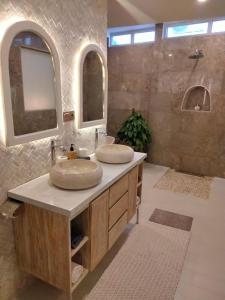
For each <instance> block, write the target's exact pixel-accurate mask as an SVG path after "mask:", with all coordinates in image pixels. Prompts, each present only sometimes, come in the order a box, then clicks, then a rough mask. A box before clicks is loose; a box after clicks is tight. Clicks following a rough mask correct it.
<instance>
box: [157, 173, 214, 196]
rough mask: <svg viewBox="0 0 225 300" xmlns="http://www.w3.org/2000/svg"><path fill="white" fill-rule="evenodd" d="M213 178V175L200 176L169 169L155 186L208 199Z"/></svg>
mask: <svg viewBox="0 0 225 300" xmlns="http://www.w3.org/2000/svg"><path fill="white" fill-rule="evenodd" d="M212 180H213V178H212V177H200V176H194V175H189V174H184V173H180V172H176V171H174V170H168V171H167V172H166V173H165V174H164V175H163V176H162V177H161V178H160V180H159V181H158V182H157V183H156V184H155V185H154V188H158V189H161V190H169V191H172V192H175V193H183V194H190V195H192V196H195V197H198V198H201V199H208V198H209V195H210V190H211V183H212Z"/></svg>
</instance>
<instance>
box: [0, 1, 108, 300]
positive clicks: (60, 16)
mask: <svg viewBox="0 0 225 300" xmlns="http://www.w3.org/2000/svg"><path fill="white" fill-rule="evenodd" d="M24 19H25V20H31V21H34V22H36V23H38V24H39V25H41V26H42V27H43V28H44V29H45V30H46V31H47V32H48V33H49V35H50V36H51V37H52V39H53V40H54V42H55V45H56V48H57V50H58V53H59V57H60V64H61V81H62V104H63V110H64V111H67V110H73V109H74V103H73V101H74V100H75V99H74V95H73V91H74V88H73V84H74V76H76V74H75V73H74V62H75V56H76V54H77V53H78V51H79V49H80V47H81V46H82V45H83V44H84V43H89V42H90V43H93V42H96V43H97V44H99V46H100V47H101V49H102V50H103V51H104V53H105V54H106V23H107V0H82V1H80V0H64V1H61V0H48V1H46V0H11V1H9V0H1V1H0V30H1V28H2V24H5V22H8V20H12V21H13V20H24ZM0 130H1V129H0ZM73 130H74V126H73V124H67V125H66V126H65V132H64V137H65V139H67V140H70V138H72V137H71V134H72V131H73ZM84 134H85V135H86V136H87V137H89V136H91V137H92V136H93V134H92V132H90V131H89V130H85V131H84ZM84 143H85V142H84ZM89 143H90V142H89ZM49 166H50V151H49V139H44V140H41V141H37V142H32V143H29V144H25V145H19V146H16V147H10V148H5V147H2V146H0V204H1V203H3V202H4V201H5V200H6V198H7V197H6V194H7V190H8V189H10V188H13V187H15V186H17V185H19V184H22V183H24V182H26V181H28V180H31V179H33V178H35V177H38V176H40V175H42V174H44V173H46V172H47V171H48V169H49ZM0 270H1V271H0V299H4V300H6V299H12V298H13V294H14V293H15V291H16V290H17V288H18V287H20V286H23V285H24V283H25V282H26V280H27V277H26V276H25V275H22V274H21V273H20V272H19V271H18V270H17V267H16V263H15V252H14V244H13V233H12V228H11V222H10V221H7V220H2V219H0ZM25 279H26V280H25Z"/></svg>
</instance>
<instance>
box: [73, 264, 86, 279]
mask: <svg viewBox="0 0 225 300" xmlns="http://www.w3.org/2000/svg"><path fill="white" fill-rule="evenodd" d="M83 271H84V267H83V266H81V265H79V264H76V263H75V262H72V263H71V279H72V283H76V282H77V281H78V280H79V278H80V277H81V275H82V273H83Z"/></svg>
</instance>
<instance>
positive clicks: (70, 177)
mask: <svg viewBox="0 0 225 300" xmlns="http://www.w3.org/2000/svg"><path fill="white" fill-rule="evenodd" d="M101 178H102V167H101V166H100V165H99V164H98V163H95V162H94V161H90V160H85V159H74V160H66V161H61V162H58V163H57V164H56V165H55V166H53V167H52V169H51V171H50V179H51V181H52V183H53V184H54V185H56V186H57V187H60V188H63V189H66V190H82V189H88V188H91V187H93V186H95V185H97V184H99V183H100V181H101Z"/></svg>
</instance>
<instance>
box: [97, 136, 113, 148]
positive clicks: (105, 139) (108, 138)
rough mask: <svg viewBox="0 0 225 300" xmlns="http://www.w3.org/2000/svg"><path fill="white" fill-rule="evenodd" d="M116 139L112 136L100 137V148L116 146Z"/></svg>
mask: <svg viewBox="0 0 225 300" xmlns="http://www.w3.org/2000/svg"><path fill="white" fill-rule="evenodd" d="M114 142H115V138H114V137H113V136H110V135H100V136H99V139H98V146H102V145H108V144H114Z"/></svg>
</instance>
